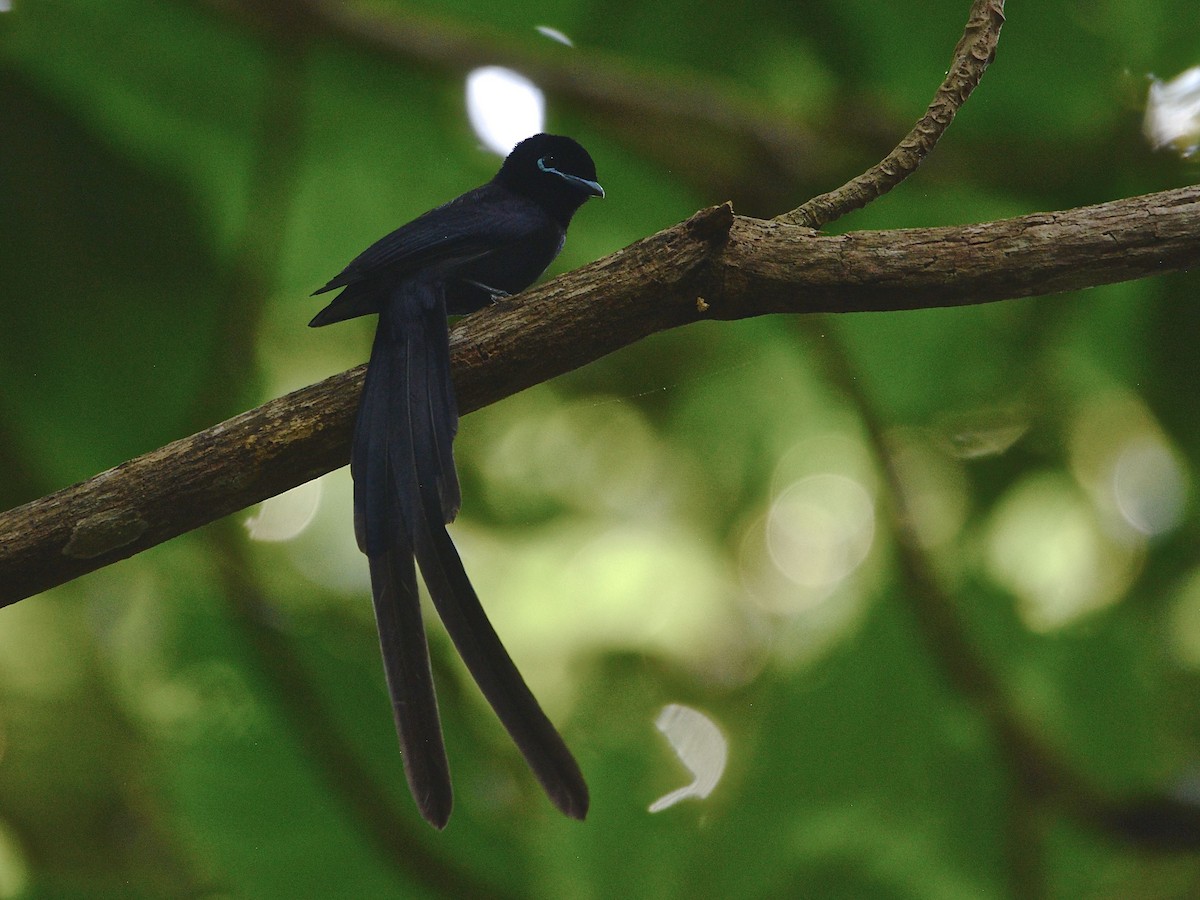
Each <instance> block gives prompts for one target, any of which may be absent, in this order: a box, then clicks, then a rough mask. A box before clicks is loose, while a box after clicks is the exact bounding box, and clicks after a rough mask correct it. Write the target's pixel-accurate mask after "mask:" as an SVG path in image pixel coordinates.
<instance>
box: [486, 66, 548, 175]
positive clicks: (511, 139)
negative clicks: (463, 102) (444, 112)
mask: <svg viewBox="0 0 1200 900" xmlns="http://www.w3.org/2000/svg"><path fill="white" fill-rule="evenodd" d="M467 117H468V118H469V119H470V121H471V127H472V128H474V129H475V134H476V135H478V137H479V139H480V140H481V141H482V142H483V145H484V146H485V147H487V148H488V149H489V150H491V151H492V152H493V153H497V154H499V155H500V156H507V155H508V153H509V151H510V150H512V148H513V147H515V146H516V145H517V144H518V143H520V142H521V141H523V140H524V139H525V138H527V137H529V136H530V135H533V134H537V133H538V132H540V131H542V130H543V128H544V127H545V125H544V123H545V120H546V100H545V97H544V96H543V95H542V92H541V90H540V89H539V88H538V86H537V85H536V84H534V83H533V82H532V81H530V80H529V79H528V78H526V77H525V76H524V75H522V74H520V73H519V72H514V71H513V70H512V69H505V68H503V67H501V66H485V67H484V68H481V69H475V70H473V71H472V72H470V73H469V74H468V75H467Z"/></svg>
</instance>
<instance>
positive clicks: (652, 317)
mask: <svg viewBox="0 0 1200 900" xmlns="http://www.w3.org/2000/svg"><path fill="white" fill-rule="evenodd" d="M1198 263H1200V187H1198V186H1192V187H1186V188H1180V189H1177V190H1171V191H1163V192H1161V193H1157V194H1148V195H1146V196H1142V197H1135V198H1132V199H1126V200H1117V201H1114V202H1111V203H1104V204H1100V205H1098V206H1089V207H1083V208H1080V209H1074V210H1068V211H1063V212H1055V213H1039V214H1035V215H1030V216H1021V217H1018V218H1015V219H1006V220H1003V221H999V222H991V223H987V224H981V225H968V226H963V227H947V228H919V229H904V230H897V231H863V232H854V233H850V234H844V235H820V234H817V233H816V232H814V231H812V230H810V229H807V228H801V227H798V226H793V225H785V224H781V223H778V222H766V221H762V220H758V219H749V218H745V217H742V216H735V215H734V214H733V211H732V210H731V209H730V207H729V206H728V205H725V206H718V207H713V208H711V209H706V210H702V211H701V212H699V213H697V214H696V215H694V216H693V217H692V218H690V219H688V220H687V221H686V222H683V223H680V224H679V225H675V226H673V227H672V228H668V229H666V230H665V231H662V232H659V233H658V234H656V235H653V236H651V237H648V238H645V239H643V240H641V241H638V242H637V243H635V244H633V245H631V246H629V247H627V248H625V249H624V250H621V251H619V252H617V253H614V254H612V255H611V256H608V257H606V258H604V259H601V260H598V261H596V262H594V263H591V264H590V265H588V266H585V267H583V268H582V269H579V270H577V271H575V272H572V273H569V274H568V275H564V276H562V277H560V278H557V279H555V280H554V281H551V282H548V283H546V284H543V285H540V286H538V287H536V288H533V289H532V290H530V291H527V292H525V293H524V294H522V295H521V296H519V297H514V298H510V299H508V300H505V301H502V302H500V303H497V304H495V305H493V306H492V307H490V308H488V309H486V310H483V311H481V312H479V313H477V314H475V315H473V316H470V317H468V318H466V319H464V320H463V321H462V322H460V323H459V324H458V325H457V326H456V327H455V328H454V330H453V332H452V335H451V343H452V351H453V355H454V375H455V385H456V388H457V391H458V397H459V401H460V406H461V408H462V411H463V412H464V413H466V412H470V411H472V410H475V409H478V408H480V407H481V406H485V405H487V404H489V403H494V402H495V401H497V400H500V399H502V398H503V397H507V396H509V395H511V394H514V393H516V392H518V391H521V390H524V389H525V388H527V387H530V386H531V385H534V384H537V383H540V382H542V381H546V380H548V379H550V378H553V377H555V376H556V375H561V374H563V373H564V372H568V371H571V370H573V369H576V368H579V367H580V366H583V365H586V364H587V363H589V362H592V361H594V360H596V359H599V358H600V357H602V356H605V355H607V354H608V353H611V352H612V351H614V350H617V349H619V348H621V347H624V346H626V345H628V344H632V343H634V342H635V341H638V340H640V339H642V338H644V337H646V336H648V335H650V334H653V333H655V332H657V331H662V330H664V329H667V328H674V327H678V326H680V325H686V324H688V323H690V322H695V321H700V320H703V319H713V318H715V319H741V318H747V317H750V316H758V315H764V314H768V313H811V312H861V311H867V310H872V311H883V310H907V309H919V308H927V307H938V306H957V305H969V304H975V303H983V302H988V301H993V300H1001V299H1006V298H1015V297H1028V296H1036V295H1044V294H1051V293H1056V292H1059V291H1066V290H1076V289H1080V288H1085V287H1091V286H1094V285H1100V284H1108V283H1111V282H1116V281H1127V280H1131V279H1136V278H1144V277H1146V276H1149V275H1154V274H1160V273H1163V272H1168V271H1176V270H1180V269H1186V268H1188V267H1190V266H1194V265H1197V264H1198ZM362 371H363V369H362V367H358V368H356V369H352V370H350V371H349V372H344V373H342V374H340V375H335V376H333V377H331V378H328V379H326V380H324V381H322V382H320V383H318V384H315V385H312V386H310V387H307V388H304V389H302V390H299V391H295V392H294V393H291V394H288V395H287V396H285V397H281V398H278V399H276V400H272V401H271V402H269V403H266V404H264V405H263V406H260V407H258V408H257V409H253V410H250V411H248V412H246V413H243V414H241V415H239V416H236V417H234V418H232V419H229V420H228V421H226V422H223V423H221V424H219V425H216V426H214V427H212V428H209V429H207V430H205V431H202V432H200V433H198V434H195V435H192V436H191V437H188V438H184V439H183V440H180V441H176V442H174V443H172V444H169V445H167V446H166V447H162V448H160V449H158V450H154V451H152V452H150V453H147V454H145V455H144V456H140V457H138V458H136V459H133V460H130V461H129V462H126V463H123V464H122V465H120V466H117V467H116V468H114V469H110V470H109V471H107V472H104V473H101V474H100V475H97V476H96V477H94V478H92V479H90V480H88V481H85V482H81V483H79V484H76V485H74V486H72V487H69V488H66V489H65V490H61V491H58V492H57V493H54V494H51V495H49V496H47V497H43V498H42V499H40V500H35V501H33V502H32V503H28V504H26V505H24V506H21V507H18V508H16V509H13V510H10V511H8V512H6V513H3V514H0V605H7V604H9V603H13V602H15V601H17V600H20V599H22V598H24V597H27V596H30V595H32V594H36V593H39V592H41V591H44V590H46V589H47V588H50V587H53V586H54V585H57V584H61V583H63V582H66V581H69V580H71V579H73V578H76V577H78V576H80V575H83V574H85V573H87V572H90V571H92V570H94V569H98V568H100V567H102V566H105V565H108V564H109V563H112V562H116V561H117V560H120V559H124V558H126V557H128V556H132V555H133V554H134V553H138V552H140V551H142V550H145V549H147V548H149V547H153V546H154V545H155V544H158V543H160V542H162V541H165V540H168V539H170V538H172V537H175V536H177V535H179V534H182V533H184V532H186V531H189V530H191V529H193V528H198V527H200V526H201V525H204V524H207V523H208V522H211V521H214V520H215V519H218V518H221V517H222V516H225V515H228V514H229V513H232V512H236V511H237V510H239V509H243V508H244V507H246V506H249V505H251V504H253V503H257V502H259V501H262V500H265V499H266V498H267V497H270V496H273V495H275V494H278V493H280V492H282V491H284V490H287V489H288V488H292V487H295V486H296V485H298V484H301V483H303V482H305V481H308V480H309V479H312V478H315V477H317V476H318V475H321V474H323V473H325V472H328V471H330V470H332V469H335V468H337V467H339V466H342V465H344V464H345V463H346V459H347V457H348V452H349V449H348V448H349V442H350V431H351V425H352V421H353V416H354V410H355V406H356V403H357V399H358V392H359V390H360V388H361V384H362Z"/></svg>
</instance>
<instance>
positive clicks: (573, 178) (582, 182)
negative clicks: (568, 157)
mask: <svg viewBox="0 0 1200 900" xmlns="http://www.w3.org/2000/svg"><path fill="white" fill-rule="evenodd" d="M563 177H564V178H565V179H567V181H569V182H571V184H574V185H578V187H579V189H580V190H582V191H586V192H587V193H588V194H590V195H591V196H593V197H601V198H603V197H604V188H602V187H600V182H598V181H588V180H587V179H586V178H580V177H579V176H578V175H564V176H563Z"/></svg>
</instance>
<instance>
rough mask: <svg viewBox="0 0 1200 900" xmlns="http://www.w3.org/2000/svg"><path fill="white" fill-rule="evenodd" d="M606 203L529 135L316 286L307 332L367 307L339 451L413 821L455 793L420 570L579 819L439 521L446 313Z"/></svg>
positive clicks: (475, 669)
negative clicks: (319, 301)
mask: <svg viewBox="0 0 1200 900" xmlns="http://www.w3.org/2000/svg"><path fill="white" fill-rule="evenodd" d="M603 196H604V189H603V188H602V187H601V186H600V184H599V182H598V181H597V180H596V166H595V163H594V162H593V160H592V157H591V156H590V155H589V154H588V152H587V150H585V149H584V148H583V147H582V146H581V145H580V144H579V143H577V142H576V141H575V140H573V139H572V138H569V137H565V136H562V135H553V134H536V135H534V136H532V137H529V138H526V139H525V140H523V141H521V142H520V143H518V144H517V145H516V146H515V147H514V148H513V149H512V150H511V152H510V153H509V154H508V156H507V157H505V159H504V162H503V164H502V165H501V166H500V170H499V172H497V173H496V175H495V177H494V178H492V180H491V181H489V182H487V183H486V184H483V185H481V186H480V187H477V188H474V189H473V190H470V191H467V192H466V193H465V194H462V195H461V196H459V197H457V198H455V199H453V200H451V201H449V202H448V203H444V204H442V205H441V206H438V207H436V208H435V209H432V210H430V211H429V212H426V213H424V214H422V215H420V216H418V217H417V218H416V219H413V220H412V221H411V222H409V223H408V224H406V225H402V226H401V227H400V228H398V229H396V230H395V231H393V232H391V233H390V234H388V235H386V236H385V237H383V238H381V239H379V240H378V241H376V242H375V243H374V244H372V245H371V246H369V247H368V248H367V249H366V250H364V251H363V252H362V253H360V254H359V255H358V256H357V257H355V258H354V259H353V260H352V261H351V262H350V263H349V265H347V266H346V267H345V268H344V269H343V270H342V271H341V272H340V273H339V274H338V275H336V276H335V277H334V278H332V279H331V280H330V281H329V282H328V283H327V284H325V285H324V286H323V287H321V288H320V289H318V290H317V291H315V292H314V293H313V296H316V295H318V294H323V293H326V292H328V291H333V290H337V289H339V288H341V292H340V293H339V294H337V295H336V296H335V297H334V299H333V300H332V301H331V302H330V303H329V304H328V305H327V306H326V307H325V308H324V309H322V310H321V311H320V312H319V313H317V315H316V316H314V317H313V319H312V321H311V322H309V325H310V326H313V327H319V326H323V325H328V324H331V323H333V322H341V321H344V320H346V319H351V318H354V317H357V316H363V315H370V314H377V315H378V316H379V320H378V324H377V326H376V331H375V339H374V343H373V344H372V348H371V356H370V361H369V362H368V364H367V373H366V378H365V380H364V382H363V388H362V394H361V396H360V399H359V406H358V413H357V416H356V418H355V424H354V432H353V439H352V445H351V460H350V470H351V475H352V477H353V481H354V530H355V537H356V539H357V542H358V547H359V549H360V550H361V551H362V552H363V553H364V554H365V555H366V557H367V560H368V566H369V569H370V575H371V594H372V599H373V602H374V607H375V618H376V624H377V626H378V630H379V641H380V648H381V650H382V653H383V663H384V673H385V676H386V680H387V686H388V691H389V694H390V697H391V702H392V710H393V714H394V718H395V723H396V731H397V734H398V737H399V742H400V750H401V756H402V759H403V763H404V772H405V776H406V778H407V781H408V786H409V790H410V792H411V793H412V796H413V799H414V801H415V802H416V806H417V808H418V810H419V811H420V813H421V815H422V816H423V817H424V818H425V820H426V821H428V822H429V823H430V824H431V825H432V826H433V827H435V828H437V829H439V830H440V829H442V828H444V827H445V826H446V823H447V822H448V821H449V818H450V812H451V809H452V806H453V792H452V787H451V780H450V771H449V764H448V762H447V759H446V750H445V745H444V742H443V738H442V728H441V720H440V717H439V714H438V706H437V697H436V694H435V692H434V683H433V675H432V672H431V669H430V663H429V649H428V644H427V643H426V637H425V630H424V625H423V622H422V616H421V607H420V602H419V595H418V592H417V577H416V572H417V568H418V567H419V569H420V572H421V575H422V577H423V579H424V581H425V585H426V587H427V588H428V590H429V595H430V598H431V599H432V601H433V606H434V608H435V609H436V611H437V613H438V616H439V617H440V618H441V620H442V622H443V624H444V625H445V628H446V631H447V632H448V633H449V635H450V638H451V640H452V642H453V643H454V645H455V647H456V649H457V650H458V653H459V655H460V656H461V657H462V659H463V661H464V662H465V663H466V666H467V669H468V671H469V672H470V673H471V676H472V677H473V678H474V680H475V682H476V684H478V686H479V688H480V690H481V692H482V693H483V695H484V697H485V699H486V700H487V701H488V703H489V704H490V705H491V707H492V709H493V710H494V711H495V712H496V715H497V717H498V718H499V719H500V722H501V723H502V724H503V725H504V727H505V728H506V729H507V731H508V733H509V735H510V736H511V737H512V739H513V741H514V743H515V744H516V746H517V748H518V749H519V750H520V752H521V754H522V755H523V756H524V757H525V759H526V761H527V762H528V764H529V767H530V769H531V770H532V772H533V774H534V776H535V777H536V778H537V780H538V781H539V782H540V784H541V786H542V788H543V789H544V790H545V792H546V794H547V796H548V797H549V798H550V800H551V802H552V803H553V804H554V805H555V806H556V807H558V809H559V810H561V811H562V812H563V813H565V814H566V815H567V816H570V817H572V818H575V819H583V818H584V817H585V816H586V814H587V809H588V802H589V801H588V789H587V784H586V782H585V781H584V778H583V774H582V773H581V771H580V769H579V765H578V763H577V762H576V761H575V758H574V757H573V756H572V755H571V751H570V750H569V749H568V748H567V746H566V743H565V742H564V741H563V739H562V737H561V736H560V735H559V733H558V732H557V731H556V730H555V728H554V726H553V724H551V722H550V720H549V718H547V716H546V714H545V713H544V712H543V711H542V708H541V706H540V705H539V704H538V702H537V699H536V698H535V697H534V696H533V693H532V692H531V691H530V690H529V687H528V686H527V685H526V684H525V681H524V679H523V678H522V677H521V673H520V672H519V671H518V669H517V667H516V665H515V664H514V663H513V661H512V659H511V657H510V656H509V655H508V652H507V650H505V648H504V645H503V643H501V641H500V638H499V636H498V635H497V634H496V632H495V630H494V629H493V628H492V625H491V623H490V622H489V621H488V618H487V613H486V612H485V611H484V609H483V606H482V605H481V603H480V601H479V598H478V596H477V595H476V593H475V589H474V588H473V587H472V585H471V581H470V579H469V578H468V576H467V573H466V570H465V568H464V566H463V563H462V560H461V558H460V557H459V554H458V551H457V549H456V548H455V546H454V543H453V541H452V540H451V538H450V535H449V532H448V531H447V529H446V526H447V525H448V524H449V523H450V522H451V521H453V519H454V518H455V516H456V515H457V513H458V509H459V506H460V504H461V499H462V498H461V492H460V488H459V482H458V475H457V472H456V470H455V466H454V455H453V442H454V437H455V434H456V433H457V430H458V407H457V401H456V399H455V394H454V385H453V383H452V382H451V378H450V343H449V326H448V322H447V317H448V315H463V314H467V313H470V312H474V311H476V310H479V309H482V308H483V307H485V306H487V305H489V304H491V303H494V302H496V301H498V300H500V299H502V298H504V297H506V296H508V295H510V294H515V293H518V292H519V291H522V290H524V289H525V288H526V287H528V286H529V285H530V284H532V283H533V282H534V281H535V280H536V279H537V278H538V277H539V276H540V275H541V274H542V272H543V271H545V269H546V267H547V266H548V265H549V264H550V262H551V261H552V260H553V259H554V258H555V257H556V256H557V255H558V253H559V251H560V250H561V249H562V247H563V243H564V241H565V239H566V232H567V227H568V226H569V225H570V223H571V218H572V216H574V214H575V212H576V211H577V210H578V209H579V208H580V207H581V206H582V205H583V204H584V203H585V202H586V201H587V200H588V199H590V198H592V197H603Z"/></svg>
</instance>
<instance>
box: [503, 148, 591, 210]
mask: <svg viewBox="0 0 1200 900" xmlns="http://www.w3.org/2000/svg"><path fill="white" fill-rule="evenodd" d="M496 181H498V182H500V183H501V184H502V185H504V186H505V187H507V188H509V189H510V190H513V191H516V192H517V193H519V194H523V195H525V196H526V197H529V198H530V199H532V200H534V201H536V202H538V203H539V204H541V205H542V206H543V207H545V208H546V209H548V210H549V211H551V212H552V213H554V214H555V215H556V216H557V217H558V218H559V219H560V220H561V221H562V223H563V225H564V226H565V225H566V224H567V223H568V222H569V221H570V219H571V216H572V215H573V214H574V213H575V210H577V209H579V207H581V206H582V205H583V204H584V203H585V202H586V201H587V200H588V198H589V197H603V196H604V188H602V187H600V184H599V183H598V182H597V181H596V164H595V163H594V162H592V157H591V156H590V155H588V152H587V151H586V150H584V149H583V147H582V146H580V145H579V143H578V142H576V141H574V140H572V139H571V138H569V137H563V136H562V135H558V134H535V135H534V136H533V137H530V138H526V139H525V140H523V141H521V143H519V144H517V146H515V147H514V148H513V149H512V152H511V153H509V154H508V157H507V158H506V159H505V160H504V165H502V166H501V167H500V172H499V173H498V174H497V175H496Z"/></svg>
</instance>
